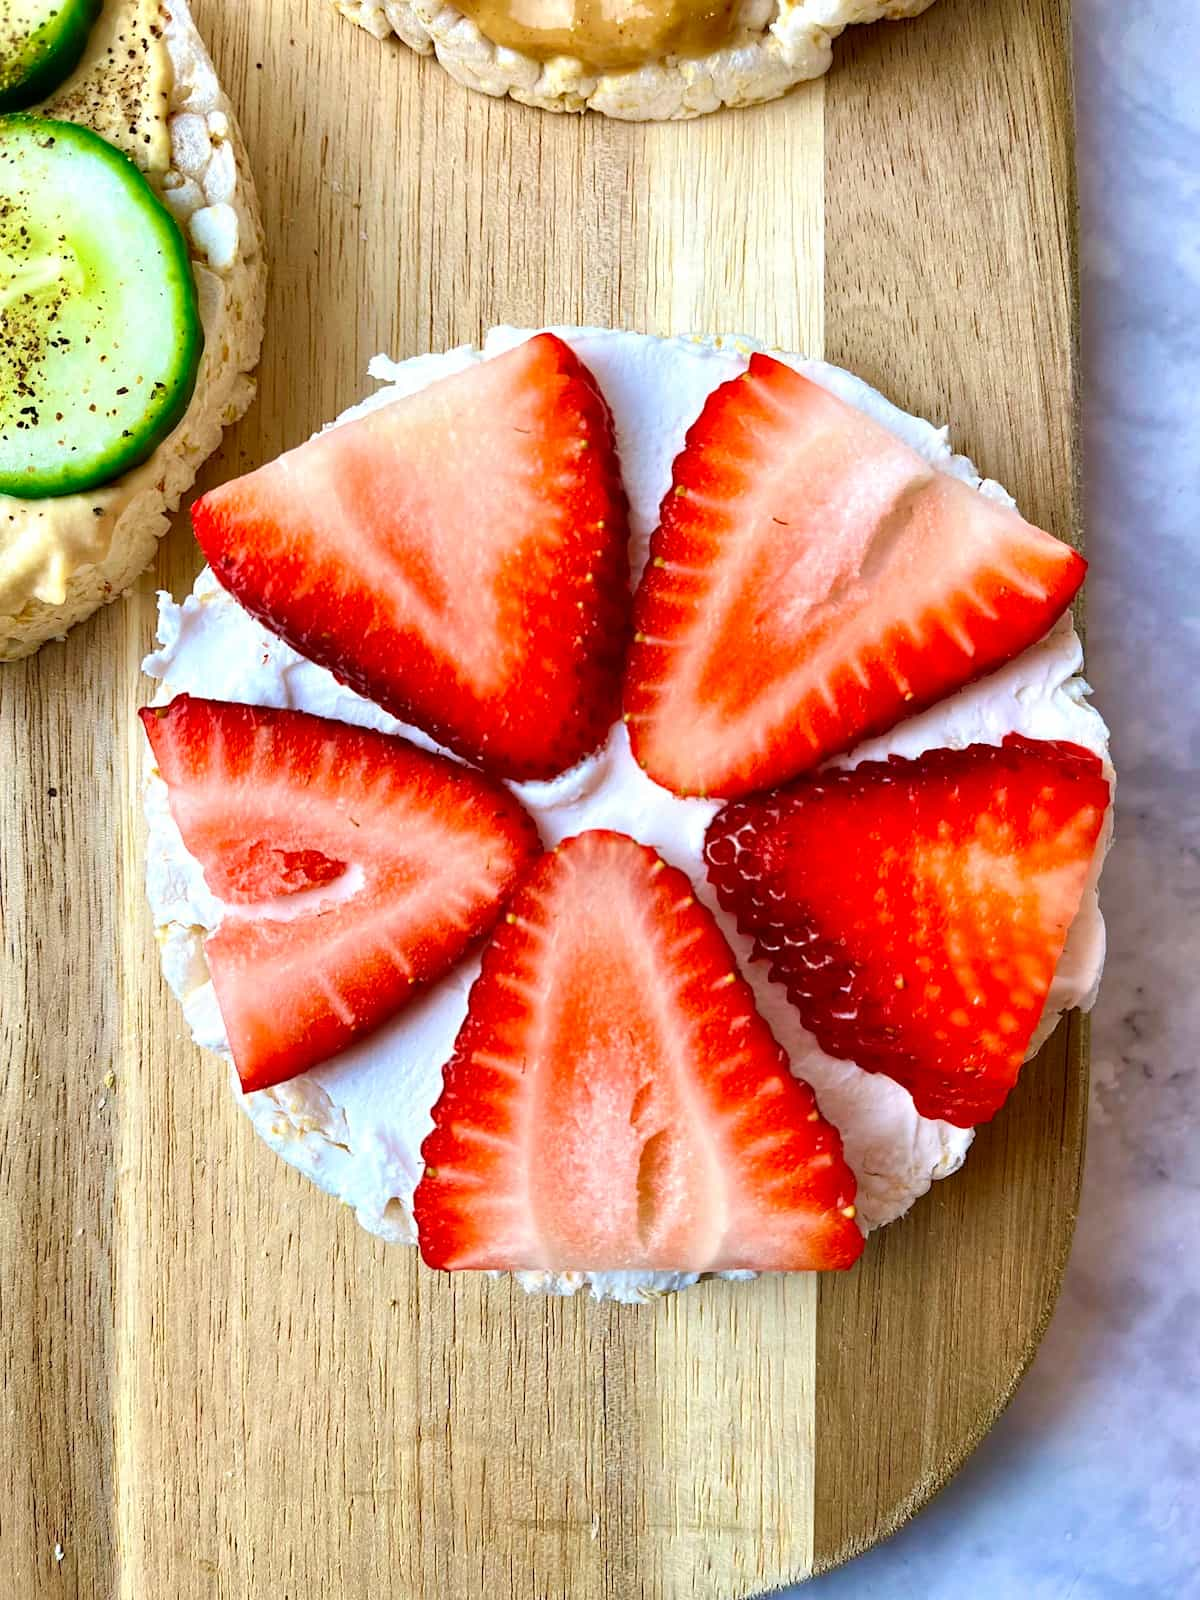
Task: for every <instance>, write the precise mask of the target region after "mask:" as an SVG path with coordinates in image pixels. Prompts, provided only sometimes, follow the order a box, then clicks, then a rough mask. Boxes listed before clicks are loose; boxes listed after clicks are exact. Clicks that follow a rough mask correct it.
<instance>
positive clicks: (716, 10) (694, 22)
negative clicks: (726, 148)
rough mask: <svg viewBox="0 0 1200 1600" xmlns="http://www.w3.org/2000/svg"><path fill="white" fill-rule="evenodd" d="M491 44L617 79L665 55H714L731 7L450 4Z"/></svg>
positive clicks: (705, 3)
mask: <svg viewBox="0 0 1200 1600" xmlns="http://www.w3.org/2000/svg"><path fill="white" fill-rule="evenodd" d="M455 4H456V6H457V8H458V9H459V10H460V11H462V12H463V13H464V14H465V15H466V16H468V17H470V18H471V20H472V21H473V22H474V23H475V24H476V25H477V26H478V28H479V31H480V32H481V33H482V34H483V35H484V36H485V37H486V38H488V39H490V40H492V42H493V43H495V44H500V45H506V46H507V47H508V48H509V49H510V50H519V51H520V52H521V53H522V54H523V55H526V56H532V57H533V58H534V59H535V60H537V61H548V60H550V59H551V58H552V57H554V56H571V57H573V58H574V59H575V60H576V61H579V62H582V63H583V65H584V66H585V67H586V68H587V69H589V70H590V71H593V72H616V71H622V70H624V69H626V68H629V67H639V66H641V65H642V64H643V63H644V62H647V61H661V60H663V59H664V58H665V57H667V56H683V57H695V56H705V55H708V54H709V53H710V52H711V51H713V50H719V49H720V47H721V46H722V45H723V44H725V43H726V42H727V40H728V39H729V37H730V34H731V33H732V30H733V20H734V16H735V13H736V10H737V6H736V3H735V0H455Z"/></svg>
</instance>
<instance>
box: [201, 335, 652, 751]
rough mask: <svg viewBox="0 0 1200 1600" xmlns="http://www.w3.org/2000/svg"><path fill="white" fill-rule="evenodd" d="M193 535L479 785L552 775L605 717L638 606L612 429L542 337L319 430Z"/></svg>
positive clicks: (241, 595)
mask: <svg viewBox="0 0 1200 1600" xmlns="http://www.w3.org/2000/svg"><path fill="white" fill-rule="evenodd" d="M192 520H193V523H194V526H195V530H196V537H197V539H198V540H199V541H200V545H201V547H202V549H203V551H204V554H205V555H206V556H207V557H208V560H209V562H210V563H211V565H212V568H213V571H214V572H215V573H216V575H217V577H218V579H219V580H220V581H221V583H222V584H223V585H224V586H225V587H226V588H227V589H228V590H229V591H230V592H231V593H232V594H233V595H234V596H235V597H236V599H237V600H238V601H240V603H241V604H242V605H243V606H244V607H245V608H246V610H247V611H250V612H252V613H253V614H254V615H255V616H256V617H258V618H260V619H261V620H262V621H263V622H264V623H265V624H266V625H267V627H269V628H271V629H272V630H273V631H274V632H275V633H277V634H279V635H280V636H281V637H282V638H284V639H286V640H287V642H288V643H289V644H290V645H292V646H293V647H294V648H295V649H296V650H299V651H300V652H301V653H302V654H303V655H305V656H307V657H309V659H310V660H312V661H316V662H319V663H320V664H321V665H322V666H324V667H328V668H329V670H330V671H331V672H332V673H333V674H334V676H335V677H336V678H338V679H339V680H340V681H341V682H342V683H346V684H349V686H350V687H351V688H352V689H355V690H357V691H358V692H359V693H360V694H363V695H366V696H367V698H368V699H371V700H374V701H375V702H376V703H377V704H378V705H381V706H384V707H386V709H387V710H388V711H390V712H391V713H392V714H393V715H394V716H397V717H399V718H401V719H402V720H403V721H406V722H412V723H416V724H418V725H419V726H420V727H422V728H424V729H425V730H426V731H427V732H428V733H431V734H432V735H433V736H434V737H435V738H436V739H437V740H439V741H440V743H442V744H444V745H446V746H447V747H448V748H450V749H452V750H455V751H457V752H458V753H459V754H460V755H462V756H465V757H466V758H467V759H468V760H472V761H478V762H480V763H481V764H482V765H483V766H485V767H487V768H488V769H489V770H490V771H492V772H495V773H497V774H499V775H501V776H503V777H508V778H547V777H551V776H552V775H553V774H555V773H557V772H561V771H563V770H564V769H565V768H567V767H569V766H571V765H573V764H574V763H575V762H576V761H579V760H580V759H581V758H582V757H583V756H585V755H587V754H588V752H589V751H591V750H593V749H595V748H596V746H597V745H598V744H600V743H601V742H602V741H603V739H604V737H605V735H606V733H607V732H608V729H609V728H610V727H611V725H612V723H613V722H614V720H615V719H616V717H617V715H618V712H619V703H620V686H619V679H620V673H621V666H622V661H623V656H624V650H625V646H626V643H627V639H628V612H629V606H630V597H629V567H628V550H627V546H628V527H627V519H626V508H625V497H624V492H623V490H622V487H621V478H620V470H619V467H618V463H617V454H616V446H615V443H614V439H613V428H612V418H611V417H610V415H609V411H608V407H607V406H606V404H605V403H604V400H603V398H602V396H601V394H600V391H599V389H598V388H597V387H596V384H595V381H594V379H593V378H592V376H591V374H590V373H589V372H588V370H587V369H586V367H584V366H583V365H582V363H581V362H580V361H579V360H577V358H576V357H575V356H574V355H573V354H572V352H571V351H570V350H569V349H568V347H567V346H566V345H565V344H564V343H563V342H562V340H561V339H558V338H555V337H554V335H552V334H548V333H544V334H539V335H538V336H537V337H536V338H533V339H530V340H528V341H527V342H526V343H525V344H523V345H520V346H519V347H518V348H517V349H515V350H511V351H509V352H508V353H507V354H506V355H502V356H498V357H496V359H495V360H492V361H485V362H482V363H480V364H478V365H476V366H472V367H470V368H468V369H467V370H466V371H465V372H461V373H458V374H457V375H456V376H454V377H450V378H445V379H443V380H442V381H441V382H440V383H435V384H433V385H431V386H430V387H429V388H428V389H424V390H422V391H421V392H420V393H419V394H415V395H411V396H409V397H407V398H405V399H401V400H396V401H394V402H393V403H392V404H390V405H386V406H383V407H381V408H380V409H378V410H376V411H372V412H370V413H368V414H367V415H366V416H364V417H362V418H360V419H358V420H357V421H354V422H349V423H346V424H344V425H343V426H341V427H338V428H332V429H329V430H328V431H327V432H325V433H322V434H320V435H318V437H317V438H315V439H312V440H310V441H309V442H308V443H307V444H303V445H301V446H300V447H299V449H297V450H292V451H289V452H288V454H287V455H284V456H281V457H280V458H279V460H277V461H273V462H271V463H270V464H269V465H268V466H265V467H261V468H260V469H259V470H258V471H257V472H252V473H250V474H249V476H248V477H244V478H238V479H235V480H234V481H233V482H232V483H227V484H225V485H223V486H222V487H221V488H219V489H214V490H213V491H212V492H211V493H209V494H207V495H205V496H204V498H203V499H202V500H200V501H198V502H197V504H196V505H195V506H194V507H193V509H192Z"/></svg>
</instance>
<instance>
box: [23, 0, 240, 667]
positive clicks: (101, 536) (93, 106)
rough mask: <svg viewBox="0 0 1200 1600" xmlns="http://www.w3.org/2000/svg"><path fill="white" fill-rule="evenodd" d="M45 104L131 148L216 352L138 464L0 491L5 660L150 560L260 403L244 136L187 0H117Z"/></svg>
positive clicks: (51, 112) (46, 111) (81, 613)
mask: <svg viewBox="0 0 1200 1600" xmlns="http://www.w3.org/2000/svg"><path fill="white" fill-rule="evenodd" d="M36 111H37V114H39V115H44V116H48V117H57V118H61V119H63V120H67V121H72V122H79V123H83V124H86V125H87V126H89V127H91V128H93V129H94V130H95V131H96V132H98V133H100V134H102V135H103V137H104V138H106V139H107V140H108V141H109V142H110V143H112V144H114V145H116V146H118V147H119V148H120V149H123V150H124V151H125V153H126V154H127V155H129V156H130V157H132V158H133V160H134V161H135V162H136V163H137V165H138V166H139V167H140V168H141V170H142V171H143V172H144V173H145V175H146V177H147V178H148V179H149V181H150V183H151V185H152V187H153V188H154V189H155V191H156V192H157V193H158V195H159V196H160V198H161V199H162V200H163V201H164V202H165V204H166V205H167V207H168V209H169V210H170V211H171V212H172V213H173V215H174V216H175V218H176V220H177V221H178V223H179V225H180V228H181V230H182V232H183V235H184V238H185V240H186V242H187V247H188V254H189V256H190V258H191V262H192V270H193V273H194V276H195V281H196V287H197V292H198V297H199V305H200V318H201V322H202V323H203V327H204V353H203V356H202V358H201V361H200V367H199V371H198V372H197V375H196V385H195V390H194V393H193V395H192V399H191V402H190V404H189V406H188V409H187V411H186V413H185V414H184V416H183V418H182V419H181V421H180V422H179V423H178V425H177V426H176V427H175V428H174V430H173V431H172V432H171V433H170V434H169V435H168V436H167V438H166V439H164V440H163V441H162V443H161V444H160V445H159V446H158V448H157V449H156V450H155V451H154V452H153V454H152V455H151V456H150V457H149V458H148V459H147V460H146V461H144V462H142V463H141V465H140V466H137V467H135V468H133V469H132V470H131V471H128V472H125V473H123V474H122V475H121V476H120V477H118V478H115V479H114V480H113V481H111V482H110V483H106V484H102V485H100V486H98V487H97V488H94V489H91V490H88V491H86V492H84V493H80V494H70V495H63V496H54V497H50V498H45V499H18V498H15V497H13V496H10V495H0V661H12V660H16V659H17V658H18V657H21V656H26V655H30V654H31V653H32V652H33V651H35V650H36V649H38V647H39V646H40V645H42V644H44V643H45V642H46V641H47V640H48V639H56V638H61V637H62V636H63V635H64V634H65V633H66V631H67V629H68V628H70V627H72V626H73V625H74V624H75V623H76V622H80V621H82V619H83V618H84V617H87V616H89V615H90V614H91V613H92V612H93V611H95V610H97V609H98V608H99V607H100V606H101V605H104V604H105V603H106V602H107V601H110V600H114V599H115V598H116V597H117V596H118V595H119V594H121V593H122V592H123V591H124V590H125V589H127V588H128V587H129V585H130V584H131V583H132V582H133V580H134V579H135V578H136V577H137V576H138V575H139V573H141V572H142V571H144V569H145V568H146V567H147V566H148V565H149V563H150V561H151V559H152V558H153V555H154V549H155V545H156V544H157V542H158V540H159V539H160V538H161V536H162V535H163V534H164V533H165V532H166V530H167V526H168V521H169V517H170V514H171V513H172V512H173V511H174V510H175V509H176V507H177V506H178V504H179V501H180V498H181V497H182V495H183V494H184V493H185V491H186V490H187V489H188V488H189V486H190V485H191V483H192V481H193V479H194V478H195V476H196V473H197V472H198V471H199V469H200V467H201V466H202V464H203V463H204V461H205V460H206V459H207V458H208V457H209V456H210V455H211V454H212V453H213V451H214V450H216V448H217V446H218V445H219V444H220V442H221V433H222V430H223V429H224V428H226V427H228V425H229V424H230V423H232V422H235V421H236V420H237V418H238V417H240V416H241V414H242V413H243V412H244V411H245V409H246V407H247V406H248V405H249V404H250V401H251V399H252V397H253V394H254V385H253V382H252V381H251V378H250V373H251V372H252V370H253V368H254V366H255V364H256V362H257V360H258V353H259V346H260V345H261V343H262V329H263V312H264V302H265V296H266V258H265V252H264V247H263V234H262V223H261V221H260V218H259V212H258V203H257V200H256V198H255V193H254V185H253V181H252V179H251V176H250V168H249V163H248V161H247V159H246V152H245V148H244V146H243V144H242V139H241V134H240V132H239V130H238V126H237V123H236V121H235V120H234V116H233V112H232V110H231V108H230V105H229V101H228V100H227V99H226V96H225V94H224V92H223V90H222V89H221V85H220V84H219V82H218V81H217V76H216V73H215V72H214V70H213V65H212V62H211V60H210V59H209V56H208V53H207V51H206V50H205V47H204V44H203V42H202V40H201V38H200V35H199V34H198V33H197V31H196V27H195V24H194V23H193V21H192V18H191V15H190V13H189V12H188V9H187V5H186V3H185V0H170V3H169V4H168V3H167V0H105V4H104V6H103V9H102V11H101V13H100V17H99V19H98V20H97V22H96V24H95V27H94V28H93V31H92V34H91V37H90V39H89V43H88V47H87V50H86V52H85V55H84V57H83V60H82V61H81V62H80V64H79V66H78V68H77V69H76V70H75V72H74V73H73V74H72V75H71V77H70V78H68V80H67V81H66V83H65V84H63V85H62V86H61V88H59V89H58V90H57V91H56V92H55V93H54V94H53V95H51V96H50V97H49V98H48V99H47V100H46V101H45V102H44V103H43V104H42V105H41V106H39V107H37V108H36Z"/></svg>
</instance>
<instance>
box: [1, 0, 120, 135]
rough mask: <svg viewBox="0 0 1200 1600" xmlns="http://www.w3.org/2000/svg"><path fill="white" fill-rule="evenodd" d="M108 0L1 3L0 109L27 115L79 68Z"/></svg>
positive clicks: (50, 0) (49, 0)
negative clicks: (89, 36)
mask: <svg viewBox="0 0 1200 1600" xmlns="http://www.w3.org/2000/svg"><path fill="white" fill-rule="evenodd" d="M102 4H103V0H0V111H23V110H24V109H25V107H26V106H35V105H37V103H38V101H39V100H44V99H45V98H46V96H47V95H48V94H50V93H51V92H52V91H53V90H55V89H57V88H58V86H59V84H60V83H65V82H66V80H67V79H68V78H69V77H70V76H71V74H72V73H73V72H74V71H75V68H76V67H77V66H78V65H79V59H80V57H81V56H82V55H83V48H84V46H85V45H86V44H87V40H88V34H89V33H90V32H91V31H92V25H93V23H94V22H95V21H96V18H97V17H98V16H99V15H100V8H101V6H102Z"/></svg>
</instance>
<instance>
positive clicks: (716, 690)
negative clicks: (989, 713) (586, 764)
mask: <svg viewBox="0 0 1200 1600" xmlns="http://www.w3.org/2000/svg"><path fill="white" fill-rule="evenodd" d="M660 519H661V520H660V525H659V527H658V529H657V530H656V532H655V534H654V536H653V538H652V540H651V546H650V560H649V563H648V565H647V567H646V571H645V574H644V576H643V578H642V582H641V585H640V587H639V589H638V592H637V596H636V599H635V604H634V626H635V628H636V630H637V631H636V633H635V637H634V645H633V649H632V651H631V654H630V660H629V667H628V671H627V675H626V685H625V715H626V720H627V721H628V723H629V730H630V738H631V741H632V744H633V751H634V754H635V755H636V757H637V759H638V761H639V762H640V763H641V765H642V766H643V767H644V768H645V770H646V771H647V772H648V773H649V774H650V776H651V777H652V778H654V779H655V780H656V781H657V782H658V783H661V784H664V785H665V786H666V787H667V788H669V789H673V790H675V791H676V792H677V793H680V794H712V795H723V796H725V797H727V798H731V797H735V796H738V795H742V794H746V793H749V792H751V791H753V790H756V789H762V788H767V787H770V786H772V785H775V784H778V783H780V782H783V781H784V780H786V779H787V778H790V777H792V776H794V775H795V774H796V773H798V772H801V771H804V770H806V769H808V768H810V767H813V766H816V765H817V764H818V763H819V762H820V761H822V760H823V759H824V758H825V757H826V756H828V755H830V754H833V753H835V752H837V751H840V750H846V749H849V748H850V747H851V746H852V745H854V744H855V743H857V742H858V741H859V740H861V739H862V738H864V737H865V736H867V735H868V734H871V733H881V732H883V731H885V730H886V729H888V728H890V727H892V726H893V725H894V724H895V723H897V722H899V721H900V720H901V719H903V718H905V717H908V716H911V715H913V714H914V713H915V712H917V711H920V710H922V709H923V708H924V707H926V706H929V705H932V704H933V703H934V702H935V701H937V700H940V699H942V698H943V697H944V696H945V695H947V694H950V693H951V692H953V691H954V690H955V689H958V688H961V687H962V686H963V685H964V684H966V683H969V682H971V681H972V680H974V679H975V678H978V677H981V676H982V675H983V674H985V673H987V672H990V671H992V670H993V669H994V668H995V667H997V666H998V665H1000V664H1001V663H1002V662H1004V661H1007V660H1009V659H1011V658H1012V657H1013V656H1015V655H1017V654H1018V653H1019V652H1020V651H1021V650H1023V649H1025V648H1026V647H1027V646H1029V645H1031V644H1033V643H1035V642H1036V641H1037V640H1038V639H1039V638H1041V637H1042V635H1043V634H1045V633H1046V632H1047V630H1048V629H1049V628H1050V626H1051V625H1052V624H1053V622H1054V621H1055V619H1056V618H1057V617H1059V616H1060V615H1061V614H1062V612H1063V611H1064V610H1065V609H1066V607H1067V606H1068V605H1069V603H1070V601H1071V598H1072V596H1073V595H1074V594H1075V591H1076V590H1077V589H1078V587H1079V585H1080V583H1081V582H1082V581H1083V575H1084V572H1085V570H1086V568H1085V563H1084V561H1083V559H1082V557H1080V556H1078V555H1077V554H1076V553H1075V552H1074V551H1073V550H1071V549H1070V548H1069V547H1068V546H1066V545H1065V544H1062V543H1061V542H1060V541H1059V540H1057V539H1054V538H1052V537H1051V536H1050V535H1049V534H1048V533H1043V532H1042V531H1041V529H1039V528H1035V527H1033V526H1031V525H1030V524H1029V523H1027V522H1025V521H1024V520H1023V519H1022V518H1021V517H1020V516H1018V515H1017V513H1016V512H1015V511H1013V510H1011V509H1010V508H1009V507H1007V506H1005V505H1001V504H999V503H998V502H997V501H995V500H993V499H990V498H988V497H987V496H985V495H982V494H980V493H979V492H978V491H977V490H975V489H972V488H971V487H970V486H969V485H968V484H965V483H963V482H961V481H960V480H959V479H957V478H953V477H951V476H950V475H949V474H948V473H944V472H939V471H937V470H935V469H934V468H933V467H931V466H930V465H929V464H928V463H927V462H926V461H925V460H924V459H923V458H922V457H921V456H920V455H918V454H917V452H916V451H915V450H913V449H911V448H910V447H909V446H908V445H906V444H905V443H903V441H901V440H900V439H897V438H896V437H895V436H894V435H893V434H892V433H890V432H889V431H888V430H887V429H886V428H884V427H882V426H881V425H880V424H879V423H877V422H874V421H872V420H871V418H869V417H868V416H866V415H865V414H864V413H863V412H861V411H858V410H857V409H856V408H855V407H853V406H850V405H847V404H846V403H845V402H844V401H842V400H839V399H838V398H837V397H836V396H834V395H832V394H830V393H829V391H828V390H826V389H824V388H822V387H821V386H820V385H819V384H816V383H813V382H812V381H811V380H810V379H808V378H805V377H802V376H801V375H800V374H799V373H798V372H795V371H794V370H793V369H792V368H791V367H788V366H785V365H784V364H783V363H782V362H779V361H775V360H772V359H771V357H769V356H763V355H755V356H753V357H752V358H751V361H750V366H749V370H748V371H747V372H746V373H744V374H743V375H742V376H741V377H739V378H735V379H733V380H732V381H731V382H729V383H725V384H722V385H721V387H720V388H718V389H716V390H714V392H713V393H712V394H711V395H710V396H709V398H708V401H707V403H706V404H705V407H704V410H703V411H702V412H701V414H700V416H699V418H698V419H697V421H696V422H695V423H694V424H693V426H692V428H691V429H690V431H689V433H688V435H687V440H686V444H685V447H684V449H683V451H682V453H681V454H680V455H679V456H678V457H677V458H676V461H675V467H674V479H673V484H672V487H671V489H670V490H669V491H668V492H667V495H666V497H665V499H664V500H663V504H662V509H661V513H660Z"/></svg>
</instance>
